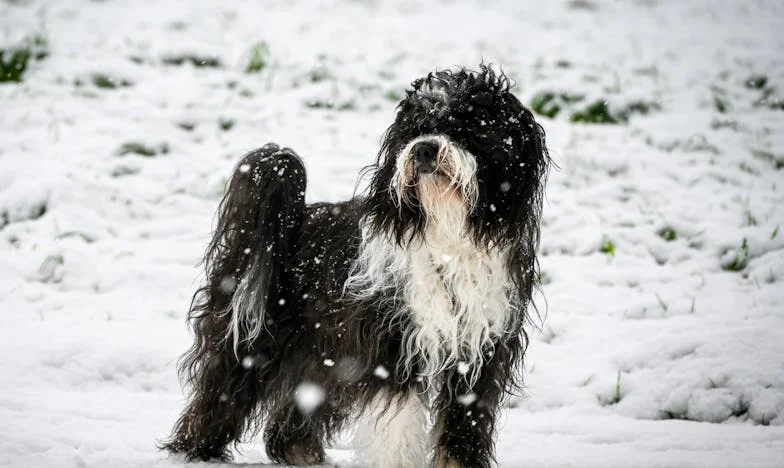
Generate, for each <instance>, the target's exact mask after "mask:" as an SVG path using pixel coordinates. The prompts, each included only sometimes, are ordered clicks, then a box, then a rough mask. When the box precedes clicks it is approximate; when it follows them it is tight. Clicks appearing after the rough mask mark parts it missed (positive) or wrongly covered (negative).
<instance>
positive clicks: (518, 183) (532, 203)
mask: <svg viewBox="0 0 784 468" xmlns="http://www.w3.org/2000/svg"><path fill="white" fill-rule="evenodd" d="M500 101H501V102H500V108H499V110H498V112H497V115H498V116H499V117H498V119H499V120H500V121H502V124H499V125H498V126H497V127H496V132H497V133H496V134H495V135H494V136H495V138H494V139H493V142H492V143H491V144H489V145H486V146H485V149H486V154H485V157H483V158H482V163H481V164H480V165H479V168H478V173H477V177H478V179H479V192H480V193H479V203H478V204H477V206H476V207H475V210H474V211H473V212H472V215H471V216H472V217H473V218H474V222H472V223H471V224H472V226H473V228H474V235H475V238H476V241H477V244H478V245H481V244H480V242H486V241H488V240H492V241H493V243H495V244H496V245H498V244H502V245H511V244H518V243H520V242H523V243H531V242H536V238H537V237H538V229H539V227H538V223H539V215H540V213H541V202H542V192H543V189H544V182H545V176H546V174H547V169H548V167H549V166H550V158H549V156H548V153H547V147H546V144H545V133H544V129H543V128H542V127H541V125H539V124H538V123H537V122H536V121H535V120H534V117H533V114H532V113H531V111H530V110H528V109H526V108H525V107H524V106H523V105H522V104H521V103H520V101H519V100H518V99H517V98H516V97H514V96H513V95H512V94H511V93H505V94H504V95H502V96H501V97H500Z"/></svg>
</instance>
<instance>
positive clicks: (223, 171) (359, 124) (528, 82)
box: [0, 0, 784, 468]
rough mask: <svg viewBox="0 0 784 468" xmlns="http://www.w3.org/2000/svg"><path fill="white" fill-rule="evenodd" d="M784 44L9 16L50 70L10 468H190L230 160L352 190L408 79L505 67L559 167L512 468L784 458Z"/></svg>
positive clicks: (24, 166) (639, 27)
mask: <svg viewBox="0 0 784 468" xmlns="http://www.w3.org/2000/svg"><path fill="white" fill-rule="evenodd" d="M782 31H784V3H782V2H780V1H777V0H771V1H729V0H727V1H723V0H706V1H697V0H694V1H676V0H672V1H667V0H638V1H625V2H615V1H613V2H609V1H607V2H604V1H599V0H570V1H565V0H553V1H547V2H545V1H537V2H534V1H531V2H526V1H516V0H510V1H506V2H492V1H481V0H480V1H476V2H459V1H456V0H455V1H432V2H414V1H401V2H384V1H380V0H364V1H363V0H355V1H348V0H344V1H338V0H333V1H322V2H316V1H306V0H299V1H290V0H281V1H265V2H261V1H224V2H213V1H208V0H203V1H189V2H181V1H176V0H167V1H157V0H155V1H153V0H147V1H130V0H129V1H120V0H106V1H84V0H79V1H77V0H73V1H67V2H66V1H61V2H47V1H40V2H36V1H26V0H15V1H14V0H0V49H5V51H6V53H5V54H4V56H3V61H4V62H5V61H8V60H10V58H11V55H12V51H13V50H17V51H18V50H21V49H25V50H28V51H30V53H31V56H30V58H29V61H28V63H27V68H26V70H24V72H23V73H22V74H21V76H16V78H19V79H20V80H21V81H20V82H14V81H8V82H5V83H0V465H5V464H7V465H8V466H19V467H28V466H29V467H39V466H40V467H49V466H50V467H71V466H74V467H87V466H89V467H123V466H156V467H171V466H183V465H184V463H183V461H182V460H181V459H178V458H170V457H168V456H167V455H166V454H164V453H162V452H159V451H158V450H156V448H155V443H156V441H157V440H159V439H160V438H163V437H165V436H166V435H167V434H168V432H169V430H170V428H171V426H172V424H173V422H174V420H175V418H176V417H177V415H178V412H179V411H180V409H181V408H182V405H183V402H184V396H183V393H182V390H181V388H180V384H179V382H178V380H177V377H176V373H175V365H176V361H177V358H178V356H179V355H180V354H181V353H182V352H183V351H184V350H185V349H186V348H187V346H188V345H189V342H190V340H191V338H190V336H189V333H188V331H187V329H186V326H185V322H184V318H185V313H186V309H187V306H188V302H189V299H190V295H191V294H192V292H193V291H194V289H195V287H196V286H197V285H198V283H199V281H200V277H199V274H200V269H199V268H198V265H197V263H198V260H199V257H200V255H201V254H202V251H203V249H204V248H205V246H206V242H207V239H208V236H209V232H210V226H211V221H212V219H213V215H214V212H215V209H216V207H217V204H218V200H219V198H220V196H221V194H222V190H223V186H224V183H225V181H226V178H227V176H228V175H229V174H230V172H231V169H232V167H233V165H234V163H235V162H236V161H237V160H238V158H239V157H240V156H241V155H242V154H243V153H244V152H245V151H247V150H250V149H252V148H254V147H257V146H260V145H261V144H263V143H265V142H267V141H271V140H272V141H276V142H278V143H280V144H283V145H288V146H291V147H293V148H294V149H295V150H296V151H297V152H299V154H301V155H302V157H303V159H304V160H305V162H306V165H307V167H308V171H309V174H310V176H309V181H310V185H309V187H308V197H309V200H311V201H316V200H339V199H343V198H346V197H349V196H351V194H352V193H353V191H354V188H355V183H356V176H357V172H358V171H359V169H360V168H361V167H362V166H364V165H366V164H369V163H370V162H371V161H372V160H373V158H374V157H375V154H376V152H377V150H378V146H379V139H380V136H381V134H382V133H383V131H384V129H385V128H386V126H387V125H389V123H391V121H392V118H393V115H394V108H395V105H396V103H397V101H398V100H399V98H400V97H401V96H402V93H403V91H404V89H405V87H406V86H407V84H408V83H409V82H410V81H411V80H413V79H414V78H416V77H418V76H421V75H423V74H425V73H427V72H428V71H431V70H434V69H436V68H445V67H450V66H453V65H467V66H474V67H475V66H476V65H478V64H479V62H480V61H481V60H484V61H485V62H488V63H494V64H497V65H502V66H503V68H504V70H505V71H506V72H507V73H508V74H509V75H510V76H511V77H512V78H513V79H514V80H515V81H516V82H517V84H518V85H517V88H516V93H517V95H518V96H519V97H520V98H521V99H522V100H523V101H524V102H525V103H527V104H531V103H532V102H533V103H535V104H536V107H537V109H538V110H539V111H540V112H543V113H547V114H550V115H553V117H552V118H551V117H547V116H539V119H540V122H541V123H542V125H543V126H544V128H545V130H546V131H547V137H548V146H549V148H550V151H551V155H552V156H553V159H554V160H555V161H556V162H557V164H558V165H559V166H560V168H559V169H558V170H554V171H553V172H552V173H551V176H550V180H549V185H548V189H547V200H546V203H545V207H544V219H543V232H542V244H541V248H540V259H541V266H542V271H543V274H542V285H543V286H542V291H543V296H542V297H539V298H538V299H537V303H538V305H539V309H540V310H541V311H542V313H543V315H546V317H545V320H544V324H543V326H542V328H541V330H540V331H536V332H534V333H533V334H532V336H533V342H532V345H531V347H530V351H529V354H528V364H527V368H528V373H527V379H526V382H527V386H528V389H527V394H526V395H525V396H519V397H515V398H513V399H512V400H511V401H510V403H509V407H510V409H509V410H508V411H507V412H506V413H505V414H504V416H503V418H502V421H503V427H502V429H501V431H500V434H499V440H498V462H499V465H500V466H501V467H504V468H521V467H526V466H529V467H561V466H571V467H781V466H784V101H782V99H784V33H783V32H782ZM249 67H250V69H251V70H250V72H248V68H249ZM3 73H4V74H5V77H6V78H7V79H13V78H14V76H11V75H14V73H9V72H8V71H7V70H6V71H5V72H3ZM17 75H18V74H17ZM0 76H3V75H0ZM604 102H606V105H603V104H602V103H604ZM597 103H598V104H597ZM573 120H588V122H585V121H582V122H573ZM597 120H598V121H604V122H605V123H592V122H591V121H597ZM608 121H609V122H608ZM545 312H546V314H545ZM329 454H330V457H331V460H332V461H333V462H335V463H336V464H339V465H341V466H351V459H352V452H351V450H350V448H349V447H348V446H347V445H346V444H339V445H338V446H337V447H335V448H334V449H332V450H330V452H329ZM236 461H237V462H238V463H242V464H251V465H253V464H256V465H255V466H265V465H264V463H265V462H268V460H267V458H266V455H264V449H263V447H262V446H261V445H257V444H253V443H249V444H246V445H244V446H243V451H242V454H241V455H239V456H238V457H237V459H236ZM259 464H261V465H259Z"/></svg>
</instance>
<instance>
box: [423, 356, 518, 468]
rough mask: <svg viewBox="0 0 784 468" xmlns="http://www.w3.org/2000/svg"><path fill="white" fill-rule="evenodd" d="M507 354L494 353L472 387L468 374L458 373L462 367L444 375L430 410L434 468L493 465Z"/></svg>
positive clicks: (505, 376) (505, 380)
mask: <svg viewBox="0 0 784 468" xmlns="http://www.w3.org/2000/svg"><path fill="white" fill-rule="evenodd" d="M507 354H508V353H507V352H506V351H505V350H503V349H501V350H496V353H495V355H494V356H492V357H490V358H489V359H488V360H487V361H486V362H485V363H484V365H482V368H481V370H480V374H479V376H478V379H477V380H476V382H475V383H474V384H473V385H469V382H468V380H469V378H468V377H469V376H470V375H471V373H470V372H469V373H466V372H461V371H465V369H461V368H460V367H462V366H457V367H455V368H454V369H452V370H450V371H449V372H448V373H447V375H446V377H445V380H444V385H443V387H442V388H441V390H440V391H439V394H438V396H437V397H436V400H435V402H434V408H433V409H434V414H435V427H434V429H433V438H434V445H435V454H434V460H433V463H434V466H435V468H490V467H491V466H492V465H493V463H494V461H495V457H494V451H495V443H494V438H493V437H494V431H495V422H496V417H497V415H498V411H499V407H500V405H501V400H502V398H503V395H504V392H505V389H506V387H507V384H508V379H509V371H510V369H509V368H508V359H506V358H507V357H508V356H507ZM477 365H479V364H477Z"/></svg>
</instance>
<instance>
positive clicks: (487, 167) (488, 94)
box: [369, 66, 549, 245]
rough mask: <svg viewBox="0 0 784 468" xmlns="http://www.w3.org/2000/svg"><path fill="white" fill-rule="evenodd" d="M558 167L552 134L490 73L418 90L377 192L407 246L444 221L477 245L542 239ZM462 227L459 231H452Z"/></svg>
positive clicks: (395, 131)
mask: <svg viewBox="0 0 784 468" xmlns="http://www.w3.org/2000/svg"><path fill="white" fill-rule="evenodd" d="M548 165H549V158H548V156H547V150H546V148H545V142H544V132H543V130H542V128H541V127H540V126H539V124H537V123H536V122H535V121H534V118H533V115H532V114H531V112H530V111H529V110H528V109H526V108H525V107H524V106H523V105H522V104H521V103H520V101H519V100H518V99H517V98H516V97H515V96H514V95H512V94H511V93H510V92H509V81H508V79H507V78H506V77H505V76H504V75H503V74H497V73H495V72H494V71H493V70H491V69H490V68H488V67H484V66H482V67H481V68H480V70H479V71H478V72H472V71H467V70H462V69H461V70H458V71H441V72H435V73H431V74H429V75H428V76H426V77H424V78H421V79H418V80H416V81H414V82H413V83H412V89H410V90H408V91H407V93H406V98H405V99H403V101H402V102H401V103H400V105H399V106H398V113H397V116H396V118H395V122H394V123H393V124H392V125H391V126H390V127H389V129H388V130H387V133H386V137H385V140H384V143H383V146H382V149H381V152H380V154H379V160H378V167H377V172H376V173H375V175H374V179H373V183H372V186H371V190H370V197H369V201H370V207H369V208H370V210H371V212H372V214H373V217H374V222H375V224H376V227H377V228H378V229H381V230H383V231H385V232H392V233H393V234H394V236H395V238H396V241H397V242H401V243H402V242H405V241H406V240H407V239H411V238H412V237H415V236H417V235H421V234H422V233H424V232H425V229H426V228H427V225H428V222H433V220H434V219H438V218H439V217H440V216H441V215H442V214H444V213H460V217H461V220H460V221H461V222H460V223H459V224H460V226H453V227H455V228H458V229H463V230H464V231H466V232H465V234H466V235H470V236H471V237H472V238H473V239H474V240H475V242H476V243H477V245H493V244H494V245H504V244H508V243H509V242H512V240H513V239H514V238H526V239H529V240H535V239H533V238H531V236H535V233H534V232H532V231H537V230H538V218H539V212H540V209H541V196H542V185H543V179H544V175H545V173H546V170H547V167H548ZM452 224H454V223H452Z"/></svg>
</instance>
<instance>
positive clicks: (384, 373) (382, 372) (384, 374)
mask: <svg viewBox="0 0 784 468" xmlns="http://www.w3.org/2000/svg"><path fill="white" fill-rule="evenodd" d="M373 375H375V376H376V377H378V378H379V379H383V380H386V379H387V378H388V377H389V371H388V370H387V368H386V367H384V366H376V368H375V369H373Z"/></svg>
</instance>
